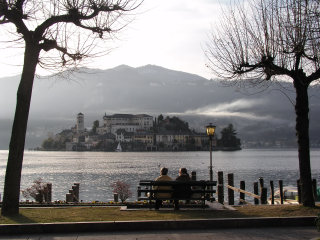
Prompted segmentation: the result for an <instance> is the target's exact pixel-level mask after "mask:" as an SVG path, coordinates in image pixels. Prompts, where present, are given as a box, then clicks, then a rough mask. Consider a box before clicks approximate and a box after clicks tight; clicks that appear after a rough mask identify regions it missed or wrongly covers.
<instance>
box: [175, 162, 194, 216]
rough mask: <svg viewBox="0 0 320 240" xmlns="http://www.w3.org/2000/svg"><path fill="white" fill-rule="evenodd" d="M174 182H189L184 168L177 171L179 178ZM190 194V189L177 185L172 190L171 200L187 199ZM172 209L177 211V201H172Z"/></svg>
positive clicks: (186, 186)
mask: <svg viewBox="0 0 320 240" xmlns="http://www.w3.org/2000/svg"><path fill="white" fill-rule="evenodd" d="M176 181H183V182H187V181H190V176H189V174H188V171H187V169H186V168H180V169H179V176H178V177H177V178H176ZM190 194H191V188H190V186H188V185H180V186H179V185H177V186H175V188H174V192H173V198H189V197H190ZM174 209H175V210H179V200H178V199H175V200H174Z"/></svg>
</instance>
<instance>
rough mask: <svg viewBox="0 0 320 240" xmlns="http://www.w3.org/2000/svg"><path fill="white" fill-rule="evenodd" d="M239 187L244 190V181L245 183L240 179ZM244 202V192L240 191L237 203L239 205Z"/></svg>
mask: <svg viewBox="0 0 320 240" xmlns="http://www.w3.org/2000/svg"><path fill="white" fill-rule="evenodd" d="M240 189H241V190H246V183H245V181H240ZM244 202H245V195H244V193H242V192H240V202H239V204H240V205H241V204H244Z"/></svg>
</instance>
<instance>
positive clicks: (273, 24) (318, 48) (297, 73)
mask: <svg viewBox="0 0 320 240" xmlns="http://www.w3.org/2000/svg"><path fill="white" fill-rule="evenodd" d="M319 16H320V1H318V0H316V1H309V0H248V1H244V3H242V4H238V5H235V6H234V7H231V9H230V11H227V12H226V14H225V15H224V18H223V19H221V22H220V25H219V26H217V27H215V28H214V29H213V30H212V34H211V35H210V40H209V42H208V44H207V49H206V56H207V59H208V67H209V68H210V69H211V70H212V72H213V73H214V74H215V75H216V76H218V77H221V78H222V79H227V80H230V79H231V80H234V81H233V83H236V84H238V85H240V86H241V85H244V84H245V83H247V82H249V83H250V84H252V85H256V86H263V84H264V83H265V82H266V81H268V82H270V81H271V80H288V81H292V84H293V86H294V88H295V91H296V101H295V112H296V135H297V142H298V147H299V149H298V153H299V170H300V182H301V191H302V202H303V205H304V206H314V205H315V202H314V197H313V192H312V179H311V165H310V144H309V97H308V87H309V85H310V84H311V83H319V78H320V18H319ZM242 79H249V80H251V81H241V80H242Z"/></svg>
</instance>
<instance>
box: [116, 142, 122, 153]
mask: <svg viewBox="0 0 320 240" xmlns="http://www.w3.org/2000/svg"><path fill="white" fill-rule="evenodd" d="M116 152H122V147H121V144H120V142H119V143H118V146H117V148H116Z"/></svg>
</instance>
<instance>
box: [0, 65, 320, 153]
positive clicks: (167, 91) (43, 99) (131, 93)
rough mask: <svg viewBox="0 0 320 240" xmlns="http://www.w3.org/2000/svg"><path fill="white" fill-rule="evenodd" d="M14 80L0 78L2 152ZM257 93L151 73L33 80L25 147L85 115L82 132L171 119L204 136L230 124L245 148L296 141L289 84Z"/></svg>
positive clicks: (129, 70)
mask: <svg viewBox="0 0 320 240" xmlns="http://www.w3.org/2000/svg"><path fill="white" fill-rule="evenodd" d="M18 82H19V76H15V77H8V78H0V84H1V86H3V87H2V88H1V89H0V149H7V148H8V142H9V136H10V133H11V125H12V119H13V116H14V109H15V98H16V90H17V87H18ZM266 83H267V85H266V86H264V87H263V89H261V87H260V88H254V87H252V88H242V87H239V86H237V85H231V86H228V87H227V86H226V85H225V84H224V83H223V82H220V81H217V80H212V79H211V80H208V79H205V78H203V77H200V76H198V75H195V74H190V73H185V72H180V71H174V70H170V69H166V68H162V67H159V66H154V65H147V66H142V67H138V68H133V67H130V66H126V65H121V66H118V67H116V68H113V69H107V70H100V69H87V68H81V69H79V70H78V71H76V72H65V73H62V74H61V75H59V76H51V77H39V78H36V79H35V82H34V89H33V96H32V102H31V109H30V117H29V124H28V136H27V142H26V147H27V148H30V147H36V146H39V145H40V144H41V142H42V140H43V139H44V138H46V137H47V134H48V133H57V132H58V131H61V130H62V129H65V128H70V127H72V126H73V125H74V124H75V118H76V115H77V113H79V112H82V113H84V114H85V126H86V127H87V128H91V126H92V122H93V121H94V120H96V119H98V120H100V122H101V120H102V116H103V115H104V114H105V113H107V114H113V113H146V114H150V115H152V116H158V115H159V114H160V113H162V114H164V115H176V116H178V117H180V118H182V119H184V120H185V121H188V122H189V125H190V127H192V128H195V129H196V130H198V131H204V126H205V125H206V124H208V123H209V122H213V123H214V124H216V125H217V127H218V129H217V132H218V133H219V131H220V130H221V129H222V128H223V127H225V126H227V125H228V124H229V123H232V124H233V125H234V126H235V129H236V130H237V132H238V135H239V136H240V138H241V139H243V140H244V141H247V142H249V141H259V140H262V141H276V140H281V139H293V142H294V141H295V132H294V126H295V113H294V106H293V105H292V103H291V102H290V101H289V99H291V101H292V100H293V102H294V98H295V93H294V90H293V88H292V84H290V83H285V82H283V83H281V85H279V84H276V83H272V82H270V83H269V82H266ZM309 94H310V134H311V139H312V141H318V142H320V141H319V136H320V134H319V133H320V127H319V126H318V124H317V123H318V122H319V120H320V114H319V113H320V103H319V91H318V88H317V87H311V88H310V90H309Z"/></svg>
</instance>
